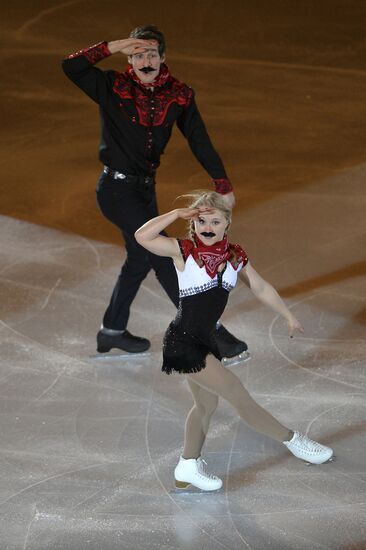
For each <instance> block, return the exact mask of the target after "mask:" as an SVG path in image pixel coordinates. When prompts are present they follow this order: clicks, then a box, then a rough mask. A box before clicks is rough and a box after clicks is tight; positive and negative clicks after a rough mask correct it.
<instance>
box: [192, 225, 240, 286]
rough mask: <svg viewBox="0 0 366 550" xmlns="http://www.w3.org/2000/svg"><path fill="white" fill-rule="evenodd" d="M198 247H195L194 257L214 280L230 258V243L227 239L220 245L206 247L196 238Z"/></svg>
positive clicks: (219, 243)
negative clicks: (223, 264)
mask: <svg viewBox="0 0 366 550" xmlns="http://www.w3.org/2000/svg"><path fill="white" fill-rule="evenodd" d="M194 240H195V244H196V246H194V247H193V250H192V256H193V258H194V259H195V260H196V262H197V263H198V265H202V264H203V265H204V266H205V269H206V273H207V274H208V275H209V276H210V277H211V279H213V278H214V277H215V276H216V275H217V272H218V269H219V267H220V265H221V264H222V263H224V262H226V261H227V260H228V259H229V258H230V255H231V253H230V250H229V243H228V242H227V237H225V238H224V239H222V241H219V242H218V243H215V244H212V245H209V246H206V245H205V244H203V242H202V241H200V239H199V238H198V237H197V235H195V236H194Z"/></svg>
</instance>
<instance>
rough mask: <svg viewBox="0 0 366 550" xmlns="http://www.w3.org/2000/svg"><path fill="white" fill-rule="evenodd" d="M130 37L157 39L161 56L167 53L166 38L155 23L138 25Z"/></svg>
mask: <svg viewBox="0 0 366 550" xmlns="http://www.w3.org/2000/svg"><path fill="white" fill-rule="evenodd" d="M130 38H142V39H144V40H151V39H152V40H156V41H157V42H158V44H159V46H158V50H159V55H160V57H161V56H162V55H163V54H164V53H165V38H164V35H163V33H162V32H161V31H159V29H158V27H155V25H146V26H145V27H136V29H133V31H131V33H130Z"/></svg>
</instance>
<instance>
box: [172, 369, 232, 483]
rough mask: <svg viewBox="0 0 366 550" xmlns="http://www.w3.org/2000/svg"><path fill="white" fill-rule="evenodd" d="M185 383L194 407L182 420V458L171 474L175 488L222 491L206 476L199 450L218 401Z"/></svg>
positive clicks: (208, 392) (215, 481)
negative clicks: (184, 422)
mask: <svg viewBox="0 0 366 550" xmlns="http://www.w3.org/2000/svg"><path fill="white" fill-rule="evenodd" d="M187 381H188V384H189V387H190V389H191V391H192V394H193V399H194V405H193V407H192V409H191V410H190V411H189V413H188V416H187V420H186V425H185V434H184V449H183V454H182V456H181V457H180V459H179V462H178V464H177V466H176V468H175V470H174V477H175V486H176V487H177V488H178V489H186V488H187V487H189V486H190V485H193V486H195V487H198V488H199V489H202V490H204V491H217V490H218V489H220V488H221V487H222V481H221V479H219V478H218V477H217V476H213V475H210V474H208V473H207V472H206V470H205V461H204V460H203V459H202V458H201V450H202V447H203V444H204V442H205V438H206V435H207V431H208V427H209V424H210V418H211V416H212V414H213V412H214V411H215V409H216V407H217V402H218V397H217V395H215V394H213V393H212V392H211V391H209V390H206V389H205V388H203V387H201V386H200V385H199V384H196V382H193V380H189V379H187Z"/></svg>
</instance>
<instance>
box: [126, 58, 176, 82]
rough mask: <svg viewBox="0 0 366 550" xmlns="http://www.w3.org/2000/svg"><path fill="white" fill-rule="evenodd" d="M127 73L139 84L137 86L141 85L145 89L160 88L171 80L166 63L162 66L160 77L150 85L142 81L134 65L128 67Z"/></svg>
mask: <svg viewBox="0 0 366 550" xmlns="http://www.w3.org/2000/svg"><path fill="white" fill-rule="evenodd" d="M126 72H127V74H128V76H129V77H130V78H131V79H132V80H134V81H135V82H137V84H139V85H140V86H142V87H143V88H160V87H161V86H163V85H164V84H165V83H166V82H167V81H168V80H169V79H170V71H169V69H168V66H167V65H166V64H165V63H162V64H161V66H160V72H159V74H158V76H157V77H156V78H155V80H154V81H153V82H149V83H148V84H145V83H144V82H141V80H140V79H139V77H138V76H137V74H136V73H135V71H134V70H133V67H132V65H128V66H127V70H126Z"/></svg>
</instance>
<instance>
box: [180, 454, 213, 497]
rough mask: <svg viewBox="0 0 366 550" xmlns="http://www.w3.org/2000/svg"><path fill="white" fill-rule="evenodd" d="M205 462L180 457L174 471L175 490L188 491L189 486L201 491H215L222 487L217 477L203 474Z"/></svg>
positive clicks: (200, 459) (199, 459)
mask: <svg viewBox="0 0 366 550" xmlns="http://www.w3.org/2000/svg"><path fill="white" fill-rule="evenodd" d="M205 464H206V462H205V461H204V460H203V459H202V458H201V457H199V458H197V459H195V458H188V459H185V458H183V457H180V460H179V462H178V464H177V466H176V468H175V470H174V477H175V486H176V488H177V489H188V487H189V486H190V485H193V486H194V487H198V489H201V490H202V491H217V490H218V489H221V487H222V481H221V479H220V478H218V477H217V476H213V475H210V474H208V473H207V472H205V468H204V465H205Z"/></svg>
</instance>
